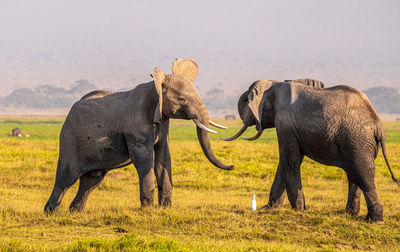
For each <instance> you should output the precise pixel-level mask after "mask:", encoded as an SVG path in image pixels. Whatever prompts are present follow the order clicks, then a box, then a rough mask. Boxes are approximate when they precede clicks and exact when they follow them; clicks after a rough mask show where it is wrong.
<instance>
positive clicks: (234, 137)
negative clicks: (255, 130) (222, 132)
mask: <svg viewBox="0 0 400 252" xmlns="http://www.w3.org/2000/svg"><path fill="white" fill-rule="evenodd" d="M246 129H247V126H246V125H244V126H243V127H242V128H241V129H240V130H239V132H238V133H236V135H234V136H233V137H229V138H223V137H221V139H222V140H224V141H232V140H235V139H236V138H238V137H240V136H241V135H242V134H243V133H244V132H245V131H246Z"/></svg>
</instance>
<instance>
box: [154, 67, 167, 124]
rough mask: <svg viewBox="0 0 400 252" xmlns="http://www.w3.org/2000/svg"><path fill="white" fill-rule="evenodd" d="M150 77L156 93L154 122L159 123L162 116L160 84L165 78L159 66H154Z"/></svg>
mask: <svg viewBox="0 0 400 252" xmlns="http://www.w3.org/2000/svg"><path fill="white" fill-rule="evenodd" d="M151 77H153V79H154V86H155V88H156V91H157V94H158V104H157V107H156V111H155V112H154V119H153V122H154V123H159V122H160V120H161V118H162V103H163V94H162V84H163V83H164V80H165V74H164V72H163V71H162V70H161V69H159V68H157V67H156V68H154V73H153V74H151Z"/></svg>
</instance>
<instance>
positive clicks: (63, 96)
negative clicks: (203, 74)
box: [0, 80, 400, 117]
mask: <svg viewBox="0 0 400 252" xmlns="http://www.w3.org/2000/svg"><path fill="white" fill-rule="evenodd" d="M96 89H97V87H96V86H95V85H93V84H91V83H89V81H87V80H78V81H76V82H75V83H74V84H73V85H72V86H71V87H70V88H67V89H66V88H59V87H54V86H51V85H45V86H39V87H37V88H35V89H29V88H20V89H16V90H14V91H12V92H11V93H10V94H9V95H7V96H5V97H0V114H15V113H17V114H19V112H20V111H25V113H27V114H29V113H34V114H38V113H39V112H41V113H46V111H50V110H53V111H57V113H61V114H64V113H67V112H68V110H69V108H70V107H71V106H72V104H74V103H75V102H76V101H78V100H79V99H80V98H81V97H82V96H83V95H84V94H86V93H88V92H90V91H93V90H96ZM123 90H126V89H121V90H118V91H123ZM364 93H365V94H366V95H367V96H368V97H369V99H370V100H371V102H372V104H373V105H374V107H375V109H376V110H377V112H378V113H385V114H400V94H399V93H398V91H397V90H396V89H394V88H389V87H374V88H370V89H367V90H365V91H364ZM239 95H240V94H235V95H230V94H228V93H227V92H225V89H224V88H223V85H222V84H218V85H217V86H216V87H214V88H213V89H211V90H208V91H206V93H205V94H204V93H203V94H202V98H203V100H204V103H205V104H206V106H207V108H208V111H209V113H210V115H213V116H217V117H223V116H224V115H226V114H236V113H237V100H238V99H239ZM60 109H61V110H60ZM31 111H32V112H31Z"/></svg>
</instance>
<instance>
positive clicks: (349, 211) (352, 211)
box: [345, 205, 360, 216]
mask: <svg viewBox="0 0 400 252" xmlns="http://www.w3.org/2000/svg"><path fill="white" fill-rule="evenodd" d="M345 212H346V213H347V214H349V215H351V216H358V214H359V213H360V205H358V207H346V209H345Z"/></svg>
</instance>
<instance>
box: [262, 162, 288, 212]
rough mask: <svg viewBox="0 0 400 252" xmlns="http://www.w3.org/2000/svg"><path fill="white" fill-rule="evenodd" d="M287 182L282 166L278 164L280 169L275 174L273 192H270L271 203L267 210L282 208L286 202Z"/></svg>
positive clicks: (269, 202)
mask: <svg viewBox="0 0 400 252" xmlns="http://www.w3.org/2000/svg"><path fill="white" fill-rule="evenodd" d="M284 192H285V181H284V173H283V172H282V168H281V166H280V164H278V169H277V171H276V174H275V178H274V182H273V183H272V186H271V191H270V192H269V201H268V205H267V206H265V207H266V208H275V207H280V206H281V205H282V203H283V201H284V200H285V194H284Z"/></svg>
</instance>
